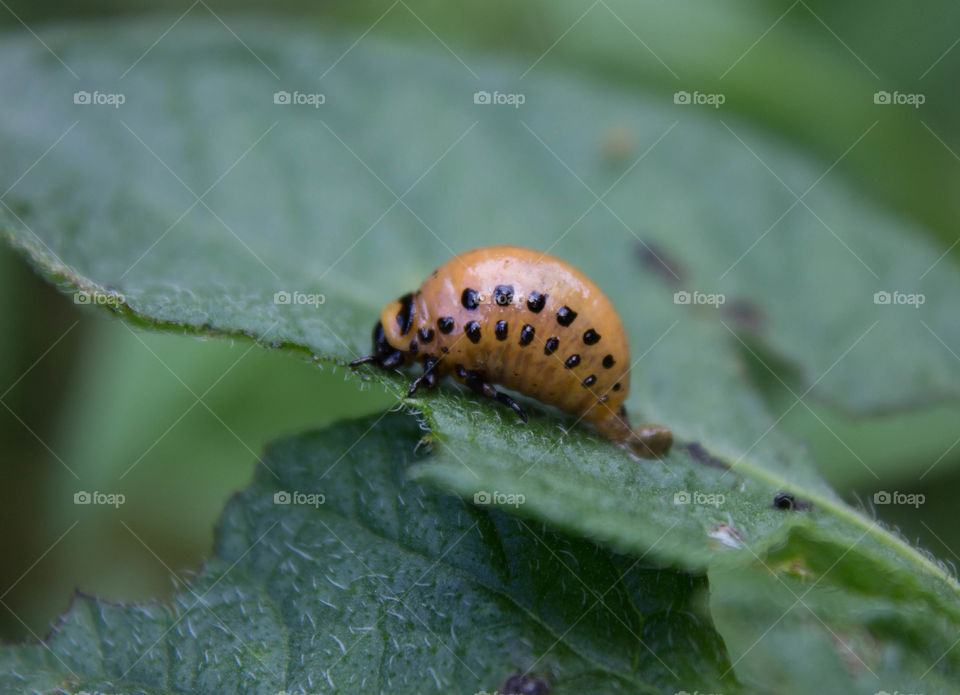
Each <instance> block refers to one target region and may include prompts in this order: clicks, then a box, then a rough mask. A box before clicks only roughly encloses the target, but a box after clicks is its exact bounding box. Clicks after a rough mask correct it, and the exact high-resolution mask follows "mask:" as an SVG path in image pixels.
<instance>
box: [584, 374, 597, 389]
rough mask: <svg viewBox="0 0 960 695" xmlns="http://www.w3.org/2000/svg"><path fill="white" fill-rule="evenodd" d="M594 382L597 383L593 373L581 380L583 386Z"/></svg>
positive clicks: (591, 384)
mask: <svg viewBox="0 0 960 695" xmlns="http://www.w3.org/2000/svg"><path fill="white" fill-rule="evenodd" d="M595 383H597V377H595V376H594V375H593V374H591V375H590V376H588V377H587V378H586V379H584V380H583V385H584V386H593V385H594V384H595Z"/></svg>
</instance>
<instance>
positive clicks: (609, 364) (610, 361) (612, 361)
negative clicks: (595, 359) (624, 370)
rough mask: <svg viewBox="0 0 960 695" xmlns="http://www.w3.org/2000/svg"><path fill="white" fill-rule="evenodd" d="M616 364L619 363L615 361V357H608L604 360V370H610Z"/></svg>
mask: <svg viewBox="0 0 960 695" xmlns="http://www.w3.org/2000/svg"><path fill="white" fill-rule="evenodd" d="M616 363H617V361H616V360H615V359H613V355H607V356H606V357H604V358H603V368H604V369H610V367H612V366H613V365H615V364H616Z"/></svg>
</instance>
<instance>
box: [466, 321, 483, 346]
mask: <svg viewBox="0 0 960 695" xmlns="http://www.w3.org/2000/svg"><path fill="white" fill-rule="evenodd" d="M463 330H464V332H465V333H466V334H467V337H468V338H469V339H470V342H471V343H479V342H480V324H479V323H477V322H476V321H470V322H469V323H467V325H466V326H464V327H463Z"/></svg>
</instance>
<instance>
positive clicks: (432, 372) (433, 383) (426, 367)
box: [407, 357, 437, 398]
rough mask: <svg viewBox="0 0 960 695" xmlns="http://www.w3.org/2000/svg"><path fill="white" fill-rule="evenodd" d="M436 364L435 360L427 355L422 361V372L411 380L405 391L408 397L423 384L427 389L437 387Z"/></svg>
mask: <svg viewBox="0 0 960 695" xmlns="http://www.w3.org/2000/svg"><path fill="white" fill-rule="evenodd" d="M436 366H437V360H434V359H431V358H429V357H428V358H427V359H426V361H424V363H423V374H421V375H420V376H418V377H417V378H416V379H414V380H413V384H411V385H410V390H409V391H407V397H408V398H409V397H410V396H412V395H413V394H415V393H416V392H417V389H419V388H420V387H421V386H425V387H426V388H428V389H434V388H436V387H437V372H436V369H435V367H436Z"/></svg>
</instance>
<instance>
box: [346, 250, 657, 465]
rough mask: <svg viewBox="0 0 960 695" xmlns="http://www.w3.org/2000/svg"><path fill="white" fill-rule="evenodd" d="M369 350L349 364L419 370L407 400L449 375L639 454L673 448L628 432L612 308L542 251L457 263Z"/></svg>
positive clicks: (431, 281)
mask: <svg viewBox="0 0 960 695" xmlns="http://www.w3.org/2000/svg"><path fill="white" fill-rule="evenodd" d="M374 352H375V354H374V355H373V356H372V357H370V358H364V359H363V360H358V361H357V362H356V363H354V364H359V363H362V362H367V361H373V362H376V363H377V364H379V365H380V366H382V367H385V368H392V367H394V366H397V365H399V364H402V363H404V362H406V361H411V360H419V361H422V362H423V364H424V365H425V367H426V370H425V373H424V375H423V376H422V377H420V378H418V379H417V380H416V381H415V382H414V386H413V388H412V389H411V392H413V391H415V390H416V389H417V388H418V387H419V386H421V385H426V386H427V387H432V386H434V385H435V384H436V381H437V378H438V377H439V376H443V375H451V376H453V377H454V378H455V379H457V380H459V381H461V382H463V383H466V384H467V385H468V386H470V387H471V388H473V389H474V390H476V391H477V392H479V393H483V394H485V395H487V396H490V397H492V398H496V399H497V400H500V401H502V402H504V403H506V404H507V405H510V406H511V407H512V408H514V410H516V411H517V412H518V414H520V416H521V417H523V418H524V419H526V416H525V415H524V414H523V411H522V410H521V409H520V407H519V406H518V405H517V404H516V403H515V402H514V401H513V400H512V399H510V398H509V397H508V396H506V394H502V393H499V392H497V391H496V390H495V389H494V388H493V387H492V384H501V385H503V386H505V387H506V388H509V389H512V390H515V391H518V392H520V393H522V394H524V395H526V396H530V397H532V398H536V399H537V400H540V401H542V402H544V403H547V404H550V405H553V406H556V407H558V408H560V409H561V410H563V411H566V412H568V413H572V414H574V415H577V416H579V417H581V418H582V419H583V420H585V421H586V422H588V423H590V424H592V425H593V426H594V427H596V428H597V429H598V430H599V431H600V432H602V433H603V434H604V435H606V436H607V437H609V438H610V439H612V440H614V441H615V442H617V443H619V444H622V445H625V446H627V448H629V449H631V450H633V451H634V452H635V453H638V454H640V455H660V454H663V453H666V451H667V450H668V449H669V446H670V442H671V439H672V438H671V437H670V433H669V431H668V430H666V429H664V428H660V427H647V428H645V429H641V430H637V431H635V430H632V429H631V428H630V427H629V425H628V424H627V418H626V412H625V410H624V409H623V403H624V401H625V400H626V398H627V395H628V394H629V391H630V347H629V344H628V341H627V337H626V333H625V332H624V330H623V325H622V324H621V322H620V317H619V316H618V314H617V312H616V310H615V309H614V307H613V304H612V303H611V302H610V300H609V299H608V298H607V297H606V295H604V294H603V292H601V291H600V289H599V288H598V287H597V286H596V284H595V283H594V282H593V281H591V280H590V279H589V278H588V277H587V276H585V275H584V274H583V273H581V272H580V271H579V270H577V269H576V268H574V267H572V266H571V265H569V264H568V263H565V262H564V261H562V260H560V259H558V258H555V257H553V256H550V255H547V254H543V253H540V252H538V251H533V250H530V249H525V248H520V247H516V246H493V247H488V248H481V249H475V250H473V251H468V252H466V253H464V254H461V255H459V256H456V257H454V258H453V259H451V260H450V261H448V262H447V263H445V264H444V265H443V266H441V267H440V268H438V269H437V270H436V271H434V272H433V273H432V274H431V275H430V276H429V277H428V278H427V279H426V280H425V281H424V282H423V284H422V285H421V286H420V288H419V289H418V290H417V291H416V292H415V293H412V294H408V295H404V296H403V297H401V298H400V299H399V300H396V301H394V302H391V303H390V304H388V305H387V306H386V307H385V308H384V309H383V311H382V312H381V315H380V323H379V324H378V326H377V327H376V328H375V330H374Z"/></svg>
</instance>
